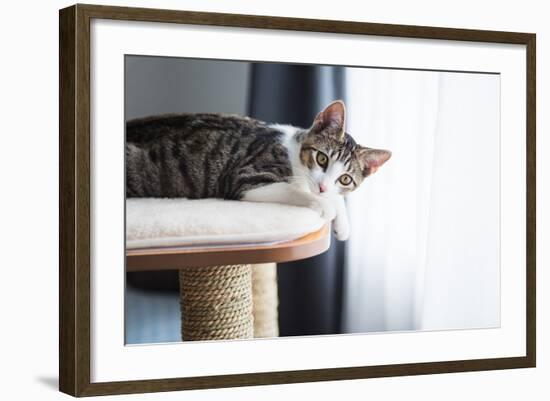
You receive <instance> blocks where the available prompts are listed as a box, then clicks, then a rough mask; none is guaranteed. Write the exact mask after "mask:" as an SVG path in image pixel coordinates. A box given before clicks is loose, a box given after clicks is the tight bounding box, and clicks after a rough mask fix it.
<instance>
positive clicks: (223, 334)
mask: <svg viewBox="0 0 550 401" xmlns="http://www.w3.org/2000/svg"><path fill="white" fill-rule="evenodd" d="M179 281H180V310H181V335H182V339H183V340H184V341H192V340H232V339H245V338H253V337H254V324H253V314H252V268H251V266H250V265H249V264H245V265H225V266H208V267H187V268H185V269H181V270H180V271H179Z"/></svg>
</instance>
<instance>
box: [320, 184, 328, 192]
mask: <svg viewBox="0 0 550 401" xmlns="http://www.w3.org/2000/svg"><path fill="white" fill-rule="evenodd" d="M319 192H321V193H323V192H327V187H326V186H325V185H324V184H319Z"/></svg>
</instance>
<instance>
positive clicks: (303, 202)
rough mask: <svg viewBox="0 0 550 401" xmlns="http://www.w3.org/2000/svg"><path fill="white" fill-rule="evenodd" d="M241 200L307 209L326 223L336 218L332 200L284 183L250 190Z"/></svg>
mask: <svg viewBox="0 0 550 401" xmlns="http://www.w3.org/2000/svg"><path fill="white" fill-rule="evenodd" d="M241 199H242V200H244V201H250V202H274V203H283V204H286V205H293V206H302V207H308V208H310V209H313V210H316V211H317V212H319V214H320V215H321V217H323V218H325V219H326V220H328V221H332V220H333V219H334V217H335V216H336V208H335V205H334V202H333V200H332V198H324V197H321V196H317V195H314V194H312V193H310V192H306V191H304V190H302V189H301V188H299V187H298V186H296V185H294V184H289V183H286V182H278V183H274V184H268V185H264V186H261V187H258V188H254V189H250V190H248V191H246V192H245V193H244V194H243V196H242V198H241Z"/></svg>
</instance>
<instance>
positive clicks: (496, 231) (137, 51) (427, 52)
mask: <svg viewBox="0 0 550 401" xmlns="http://www.w3.org/2000/svg"><path fill="white" fill-rule="evenodd" d="M59 27H60V206H59V208H60V271H59V274H60V298H59V310H60V311H59V313H60V328H59V330H60V333H59V334H60V337H59V338H60V343H59V351H60V353H59V358H60V361H59V362H60V363H59V366H60V372H59V388H60V390H61V391H62V392H65V393H67V394H70V395H73V396H91V395H104V394H122V393H142V392H155V391H173V390H185V389H200V388H216V387H231V386H248V385H262V384H278V383H295V382H310V381H323V380H341V379H361V378H374V377H385V376H398V375H418V374H433V373H443V372H462V371H478V370H490V369H510V368H528V367H535V360H536V352H535V349H536V348H535V343H536V341H535V332H536V330H535V325H536V319H535V206H536V205H535V35H534V34H531V33H515V32H495V31H480V30H469V29H451V28H435V27H420V26H403V25H386V24H371V23H359V22H349V21H326V20H312V19H296V18H282V17H268V16H251V15H236V14H217V13H201V12H188V11H171V10H156V9H138V8H122V7H106V6H95V5H75V6H72V7H69V8H65V9H62V10H61V11H60V16H59Z"/></svg>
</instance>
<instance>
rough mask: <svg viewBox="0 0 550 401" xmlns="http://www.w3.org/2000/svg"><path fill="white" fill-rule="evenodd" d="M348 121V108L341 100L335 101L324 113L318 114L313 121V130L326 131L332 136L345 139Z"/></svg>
mask: <svg viewBox="0 0 550 401" xmlns="http://www.w3.org/2000/svg"><path fill="white" fill-rule="evenodd" d="M345 119H346V106H345V105H344V102H343V101H341V100H335V101H334V102H332V103H331V104H329V105H328V106H327V107H326V108H325V109H324V110H323V111H321V112H320V113H319V114H317V117H315V120H313V129H314V130H315V131H317V132H318V131H321V130H326V131H328V132H329V133H330V134H334V135H338V136H339V137H341V139H343V138H344V125H345V121H346V120H345Z"/></svg>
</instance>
